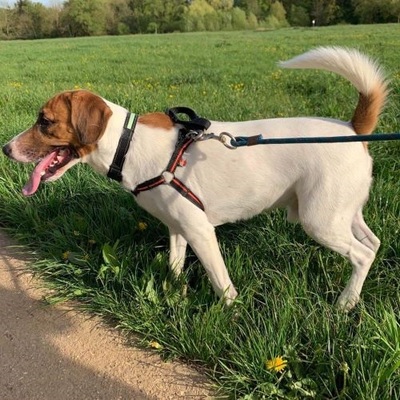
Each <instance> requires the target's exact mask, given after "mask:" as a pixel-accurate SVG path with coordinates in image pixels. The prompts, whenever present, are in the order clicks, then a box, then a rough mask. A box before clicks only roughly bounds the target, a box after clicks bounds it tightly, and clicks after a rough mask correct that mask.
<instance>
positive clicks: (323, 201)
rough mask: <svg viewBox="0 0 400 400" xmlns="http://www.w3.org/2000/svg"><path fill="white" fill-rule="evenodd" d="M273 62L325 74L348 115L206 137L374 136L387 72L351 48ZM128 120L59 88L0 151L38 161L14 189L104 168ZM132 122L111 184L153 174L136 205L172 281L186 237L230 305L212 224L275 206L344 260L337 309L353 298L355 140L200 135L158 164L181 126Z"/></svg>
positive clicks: (361, 276)
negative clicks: (238, 145)
mask: <svg viewBox="0 0 400 400" xmlns="http://www.w3.org/2000/svg"><path fill="white" fill-rule="evenodd" d="M280 65H281V66H282V67H284V68H313V69H322V70H327V71H330V72H334V73H336V74H338V75H341V76H342V77H344V78H345V79H347V80H348V81H350V82H351V83H352V84H353V85H354V86H355V88H356V89H357V91H358V92H359V98H358V104H357V105H356V108H355V111H354V113H353V116H352V119H351V121H350V122H347V121H340V120H335V119H329V118H317V117H299V118H271V119H263V120H254V121H242V122H218V121H211V125H210V126H209V127H208V129H206V131H205V133H206V134H207V133H213V134H214V135H216V136H218V135H220V134H221V133H225V132H228V133H229V134H230V135H243V134H245V135H248V136H251V135H255V134H260V133H262V134H263V135H264V136H265V135H268V137H309V136H316V135H317V136H340V135H357V134H371V133H372V132H373V130H374V128H375V126H376V124H377V122H378V118H379V115H380V113H381V111H382V109H383V107H384V104H385V101H386V98H387V95H388V82H387V79H386V77H385V75H384V73H383V72H382V70H381V68H380V67H379V66H378V64H377V63H376V62H375V61H373V60H372V59H370V58H369V57H368V56H366V55H364V54H362V53H360V52H359V51H358V50H355V49H348V48H342V47H317V48H315V49H312V50H310V51H308V52H306V53H304V54H302V55H299V56H297V57H294V58H293V59H290V60H288V61H285V62H281V63H280ZM321 101H329V98H321ZM127 115H129V113H128V110H126V109H125V108H123V107H121V106H119V105H117V104H113V103H112V102H110V101H108V100H106V99H104V98H102V97H100V96H98V95H96V94H94V93H91V92H89V91H85V90H73V91H65V92H61V93H59V94H57V95H55V96H54V97H52V98H51V99H50V100H48V101H47V102H46V103H45V104H44V105H43V107H42V108H41V109H40V111H39V116H38V119H37V121H36V123H35V124H34V125H33V126H32V127H31V128H29V129H27V130H25V131H24V132H22V133H20V134H19V135H17V136H16V137H14V138H13V139H12V140H11V141H10V142H8V143H7V144H6V145H4V147H3V152H4V153H5V154H6V155H7V156H8V157H10V158H11V159H13V160H16V161H19V162H23V163H31V162H33V163H36V166H35V168H34V170H33V172H32V175H31V177H30V179H29V181H28V182H27V184H26V185H25V186H24V188H23V190H22V191H23V194H24V195H26V196H30V195H33V194H34V193H35V192H36V191H37V189H38V187H39V185H40V184H41V183H42V182H50V181H54V180H56V179H59V178H60V177H61V176H62V175H63V174H64V173H65V172H66V171H67V170H68V169H70V168H71V167H72V166H73V165H75V164H77V163H79V162H82V163H87V164H89V165H90V166H91V167H93V168H94V169H95V170H96V171H97V172H99V173H100V174H103V175H107V174H108V173H109V170H110V165H111V164H112V163H113V160H114V159H115V157H116V156H115V154H116V152H118V148H119V142H120V141H121V135H122V133H121V132H122V131H123V130H124V127H125V129H126V120H127ZM135 118H136V121H135V123H136V125H135V128H134V133H133V136H132V138H129V140H128V141H127V143H125V144H124V146H125V153H123V155H122V160H123V167H122V168H121V171H120V172H119V173H120V178H119V180H120V181H121V184H122V186H123V187H124V188H126V189H128V190H131V191H134V192H135V190H136V189H137V188H139V187H140V186H141V185H142V186H141V187H142V188H143V182H148V183H152V182H153V183H154V177H158V178H159V181H160V182H158V184H157V185H155V184H154V185H153V186H151V185H150V187H147V188H145V189H146V190H143V191H141V190H136V192H135V194H136V200H137V203H138V204H139V205H140V206H141V207H143V208H144V209H145V210H147V211H148V212H149V213H150V214H152V215H153V216H155V217H156V218H158V219H159V220H161V221H162V222H163V223H164V224H165V225H166V226H167V227H168V229H169V234H170V254H169V263H170V267H171V269H172V271H173V273H174V274H175V275H176V276H178V275H179V274H180V273H181V271H182V268H183V266H184V262H185V256H186V248H187V244H189V245H190V247H191V248H192V250H193V251H194V252H195V254H196V255H197V257H198V258H199V260H200V261H201V263H202V265H203V267H204V268H205V270H206V272H207V275H208V277H209V280H210V281H211V284H212V286H213V288H214V290H215V292H216V294H217V295H218V296H220V297H221V298H222V299H223V301H225V303H226V304H228V305H229V304H231V303H232V302H233V300H234V299H235V298H236V296H237V291H236V289H235V287H234V285H233V283H232V281H231V279H230V277H229V274H228V271H227V268H226V266H225V263H224V260H223V257H222V255H221V252H220V249H219V245H218V242H217V238H216V235H215V229H214V228H215V227H216V226H218V225H221V224H224V223H227V222H235V221H238V220H244V219H248V218H250V217H253V216H254V215H256V214H259V213H261V212H263V211H265V210H271V209H273V208H277V207H284V208H286V209H287V218H288V220H289V221H291V222H295V221H298V222H300V224H301V225H302V227H303V228H304V230H305V232H306V233H307V234H308V235H309V236H310V237H311V238H313V239H314V240H316V241H317V242H318V243H320V244H321V245H323V246H325V247H327V248H329V249H331V250H334V251H335V252H337V253H339V254H341V255H342V256H344V257H346V258H347V259H348V260H349V261H350V262H351V264H352V275H351V277H350V280H349V282H348V283H347V285H346V287H345V288H344V290H343V291H342V293H341V294H340V296H339V298H338V301H337V303H338V305H339V306H340V307H341V308H342V309H344V310H346V311H347V310H350V309H351V308H352V307H354V306H355V305H356V304H357V302H358V301H359V298H360V293H361V289H362V286H363V284H364V281H365V279H366V277H367V274H368V271H369V269H370V266H371V264H372V262H373V261H374V258H375V255H376V252H377V251H378V248H379V246H380V241H379V239H378V238H377V237H376V236H375V235H374V233H373V232H372V231H371V230H370V228H369V227H368V226H367V224H366V223H365V221H364V218H363V214H362V208H363V206H364V205H365V203H366V201H367V198H368V195H369V190H370V186H371V182H372V177H371V174H372V159H371V157H370V155H369V153H368V148H367V146H366V144H365V143H346V144H343V143H337V144H289V145H288V144H286V145H284V144H282V145H270V146H267V145H265V146H261V145H260V146H253V147H249V148H245V149H236V150H230V149H227V148H226V147H224V146H223V145H221V143H220V142H219V141H217V140H198V141H194V142H193V143H192V144H191V146H190V147H187V148H185V149H183V150H182V149H181V154H179V155H178V156H177V157H176V160H175V161H176V162H179V163H181V162H182V161H184V162H185V163H186V165H185V166H184V164H185V163H181V164H182V167H177V168H176V169H175V167H174V169H173V170H171V169H169V170H167V169H166V166H167V165H168V163H170V162H171V155H172V154H173V153H174V151H176V142H177V138H178V136H179V132H180V131H181V129H182V125H181V124H180V123H179V122H176V121H174V120H173V119H172V118H171V117H170V116H168V115H167V114H165V113H161V112H155V113H149V114H144V115H140V116H136V117H135ZM174 182H175V183H177V185H173V183H174ZM178 186H179V187H178ZM179 188H180V189H181V190H178V189H179ZM189 200H190V201H189ZM271 239H272V238H271Z"/></svg>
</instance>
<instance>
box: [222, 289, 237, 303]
mask: <svg viewBox="0 0 400 400" xmlns="http://www.w3.org/2000/svg"><path fill="white" fill-rule="evenodd" d="M237 295H238V292H237V291H236V289H235V288H234V287H233V286H229V288H228V289H226V291H225V293H224V303H225V304H226V305H227V306H231V305H232V303H233V301H234V300H235V299H236V297H237Z"/></svg>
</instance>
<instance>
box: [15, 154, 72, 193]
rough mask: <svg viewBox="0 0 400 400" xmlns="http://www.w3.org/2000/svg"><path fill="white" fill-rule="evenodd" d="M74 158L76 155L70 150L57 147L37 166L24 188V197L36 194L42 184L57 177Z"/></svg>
mask: <svg viewBox="0 0 400 400" xmlns="http://www.w3.org/2000/svg"><path fill="white" fill-rule="evenodd" d="M73 158H74V155H73V152H72V150H71V149H70V148H68V147H57V148H56V149H55V150H53V151H52V152H51V153H50V154H48V155H47V156H46V157H44V158H43V159H42V160H40V161H39V162H38V163H37V164H36V167H35V169H34V170H33V172H32V174H31V177H30V178H29V181H28V182H27V183H26V184H25V186H24V187H23V188H22V194H23V195H24V196H32V195H33V194H35V193H36V191H37V190H38V188H39V185H40V183H41V182H44V181H47V180H49V179H50V178H52V177H55V176H56V174H57V171H59V170H60V169H61V168H62V167H64V166H65V165H67V164H68V163H69V162H70V161H71V160H72V159H73ZM61 175H62V174H61Z"/></svg>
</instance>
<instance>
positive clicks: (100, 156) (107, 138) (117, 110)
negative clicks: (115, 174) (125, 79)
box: [82, 99, 177, 190]
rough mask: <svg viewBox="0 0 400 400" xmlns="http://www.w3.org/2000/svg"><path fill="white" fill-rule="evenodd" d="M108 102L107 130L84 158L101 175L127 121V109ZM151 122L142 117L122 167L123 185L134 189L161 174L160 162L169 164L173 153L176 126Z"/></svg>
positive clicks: (106, 167) (113, 152) (108, 163)
mask: <svg viewBox="0 0 400 400" xmlns="http://www.w3.org/2000/svg"><path fill="white" fill-rule="evenodd" d="M103 100H104V101H105V103H106V104H107V106H108V107H110V109H111V111H112V116H111V117H110V119H109V121H108V123H107V127H106V129H105V132H104V134H103V136H102V137H101V139H100V140H99V142H98V145H97V149H96V150H95V151H94V152H92V153H90V154H88V155H87V156H86V157H85V158H84V159H82V162H84V163H87V164H89V165H90V166H91V167H92V168H93V169H94V170H96V171H97V172H99V173H100V174H102V175H107V173H108V171H109V168H110V165H111V163H112V162H113V159H114V155H115V152H116V150H117V147H118V143H119V139H120V137H121V134H122V132H123V129H124V123H125V120H126V116H127V114H128V112H129V111H128V110H127V109H125V108H123V107H121V106H119V105H117V104H114V103H112V102H110V101H108V100H105V99H103ZM154 120H155V119H154V118H152V123H150V124H149V123H146V119H145V118H144V117H143V118H139V120H138V122H137V124H136V128H135V132H134V134H133V137H132V141H131V143H130V146H129V150H128V152H127V154H126V157H125V163H124V166H125V168H124V169H123V171H122V182H121V183H122V185H123V186H124V187H125V188H127V189H129V190H132V189H133V188H135V187H136V186H137V185H138V184H139V183H141V182H143V181H145V180H147V179H150V178H151V177H153V176H156V175H158V174H160V173H161V172H162V171H161V170H160V165H167V163H168V160H169V157H170V156H171V154H172V152H173V150H174V145H175V140H176V137H177V128H175V127H172V128H170V129H166V128H165V127H161V126H160V127H157V126H156V124H154Z"/></svg>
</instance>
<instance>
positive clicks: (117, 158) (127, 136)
mask: <svg viewBox="0 0 400 400" xmlns="http://www.w3.org/2000/svg"><path fill="white" fill-rule="evenodd" d="M137 119H138V116H137V115H135V114H133V113H130V112H128V114H127V116H126V119H125V123H124V128H123V131H122V134H121V137H120V139H119V142H118V147H117V150H116V151H115V155H114V159H113V162H112V164H111V165H110V168H109V170H108V173H107V176H108V177H109V178H111V179H114V180H116V181H118V182H121V181H122V168H123V165H124V162H125V156H126V153H127V152H128V149H129V145H130V143H131V140H132V137H133V134H134V131H135V127H136V123H137ZM193 142H194V140H193V139H192V138H190V137H183V139H182V140H178V143H177V145H176V147H175V151H174V153H173V154H172V157H171V159H170V161H169V163H168V166H167V168H166V170H165V171H164V172H163V173H162V174H161V175H160V176H157V177H155V178H152V179H149V180H147V181H145V182H143V183H141V184H139V185H138V186H136V188H135V189H134V190H132V193H133V194H134V195H135V196H137V195H138V194H140V193H141V192H144V191H146V190H150V189H153V188H155V187H157V186H159V185H162V184H169V185H171V187H173V188H174V189H175V190H177V191H178V192H179V193H180V194H181V195H182V196H183V197H185V198H187V199H188V200H189V201H191V202H192V203H193V204H194V205H196V206H197V207H199V208H200V209H201V210H203V211H204V206H203V203H202V202H201V200H200V199H199V198H198V197H197V196H196V195H195V194H194V193H193V192H192V191H191V190H190V189H189V188H188V187H187V186H186V185H185V184H184V183H183V182H181V181H180V180H179V179H178V178H176V177H175V175H174V173H175V170H176V168H177V167H178V165H179V163H180V161H181V159H182V156H183V153H184V152H185V151H186V149H187V148H188V147H189V146H190V145H191V144H192V143H193Z"/></svg>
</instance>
